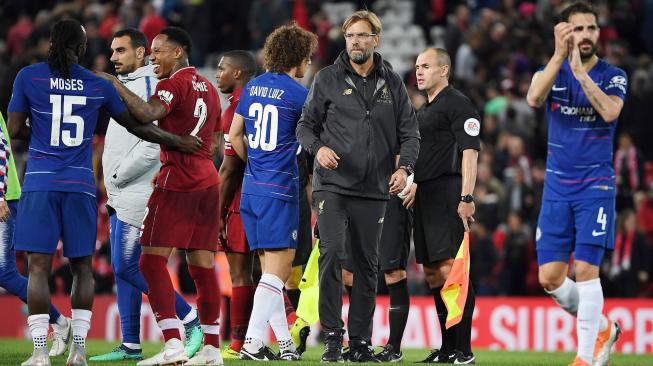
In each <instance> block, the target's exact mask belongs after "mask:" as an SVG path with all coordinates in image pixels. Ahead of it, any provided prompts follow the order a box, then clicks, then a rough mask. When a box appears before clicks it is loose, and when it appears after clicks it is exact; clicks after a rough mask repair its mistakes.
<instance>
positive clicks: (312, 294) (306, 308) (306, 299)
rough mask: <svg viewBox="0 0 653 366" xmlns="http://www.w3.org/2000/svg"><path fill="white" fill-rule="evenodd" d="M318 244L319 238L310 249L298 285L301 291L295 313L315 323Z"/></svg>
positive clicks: (318, 314)
mask: <svg viewBox="0 0 653 366" xmlns="http://www.w3.org/2000/svg"><path fill="white" fill-rule="evenodd" d="M319 244H320V239H317V241H316V242H315V245H314V246H313V251H311V256H310V257H309V258H308V263H307V264H306V269H305V270H304V276H302V280H301V282H300V283H299V286H298V287H299V289H300V290H302V292H301V295H300V296H299V305H297V310H296V311H295V313H296V314H297V316H298V317H299V318H301V319H303V320H304V321H306V322H307V323H308V324H315V323H317V322H318V321H319V320H320V312H319V309H318V303H319V301H320V281H319V265H318V257H319V256H320V249H319Z"/></svg>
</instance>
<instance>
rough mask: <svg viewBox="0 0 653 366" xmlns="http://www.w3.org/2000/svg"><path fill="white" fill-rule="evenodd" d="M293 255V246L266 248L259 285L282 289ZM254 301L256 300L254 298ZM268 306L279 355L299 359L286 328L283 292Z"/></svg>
mask: <svg viewBox="0 0 653 366" xmlns="http://www.w3.org/2000/svg"><path fill="white" fill-rule="evenodd" d="M294 256H295V249H294V248H289V249H280V250H266V251H265V254H264V256H263V258H264V260H263V262H261V265H262V266H263V268H262V270H263V275H262V276H261V280H260V281H259V286H260V285H261V283H263V284H264V285H266V284H267V285H270V286H272V287H274V288H275V289H279V288H281V289H283V285H284V283H285V282H286V281H287V280H288V278H289V277H290V272H291V270H292V261H293V258H294ZM254 301H255V302H256V299H255V300H254ZM270 307H273V310H272V312H271V314H270V320H269V323H270V326H271V327H272V330H273V331H274V335H275V337H276V339H277V342H278V344H279V351H280V355H279V357H280V358H281V359H282V360H288V361H293V360H297V359H299V355H298V354H297V353H296V348H295V344H294V342H293V341H292V338H291V336H290V331H289V330H288V321H287V317H286V306H285V301H284V297H283V293H282V295H281V297H278V296H277V297H276V298H275V299H274V300H273V301H272V302H271V303H270Z"/></svg>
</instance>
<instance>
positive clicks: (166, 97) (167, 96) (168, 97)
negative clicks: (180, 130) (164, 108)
mask: <svg viewBox="0 0 653 366" xmlns="http://www.w3.org/2000/svg"><path fill="white" fill-rule="evenodd" d="M157 95H158V96H159V98H161V99H162V100H163V101H164V102H166V104H168V105H170V103H172V98H173V97H174V95H172V93H171V92H169V91H167V90H159V92H158V93H157Z"/></svg>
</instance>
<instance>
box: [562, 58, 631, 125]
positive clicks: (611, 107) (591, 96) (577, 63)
mask: <svg viewBox="0 0 653 366" xmlns="http://www.w3.org/2000/svg"><path fill="white" fill-rule="evenodd" d="M569 67H570V68H571V71H572V72H573V74H574V77H575V78H576V80H578V82H579V83H580V86H581V87H582V88H583V92H585V96H586V97H587V99H588V100H589V101H590V104H592V107H594V109H595V110H596V111H597V112H598V113H599V115H601V118H603V120H604V121H606V122H613V121H615V120H616V119H617V118H618V117H619V113H621V108H623V106H624V101H623V100H622V99H621V98H620V97H619V96H617V95H607V94H606V93H605V92H604V91H603V90H602V89H601V88H600V87H599V86H598V85H596V83H595V82H594V80H592V78H590V76H589V74H588V73H587V70H585V67H584V66H583V63H582V62H581V59H580V50H579V49H578V46H577V45H576V46H574V48H573V51H572V52H571V54H570V55H569ZM623 88H624V93H625V86H623Z"/></svg>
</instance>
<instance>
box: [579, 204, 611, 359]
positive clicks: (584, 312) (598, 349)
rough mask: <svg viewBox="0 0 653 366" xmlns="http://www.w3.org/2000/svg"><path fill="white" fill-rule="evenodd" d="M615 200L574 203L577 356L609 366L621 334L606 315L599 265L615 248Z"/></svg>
mask: <svg viewBox="0 0 653 366" xmlns="http://www.w3.org/2000/svg"><path fill="white" fill-rule="evenodd" d="M614 205H615V203H614V199H599V200H579V201H575V202H573V203H572V208H573V211H574V217H575V221H576V238H575V239H576V247H575V249H574V267H575V272H576V287H577V288H578V313H577V314H578V315H577V317H576V328H577V329H576V333H577V335H578V357H580V358H581V359H583V360H585V361H586V362H592V363H593V364H596V365H607V364H608V362H609V356H610V348H611V347H612V345H613V344H614V342H616V340H617V337H618V335H619V334H618V329H619V328H618V325H616V323H612V322H609V321H608V319H607V318H606V317H605V316H604V315H603V303H604V299H603V289H602V288H601V281H600V279H599V266H600V264H601V261H602V260H603V256H604V254H605V249H606V248H609V249H611V248H613V247H614V223H615V209H614Z"/></svg>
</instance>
